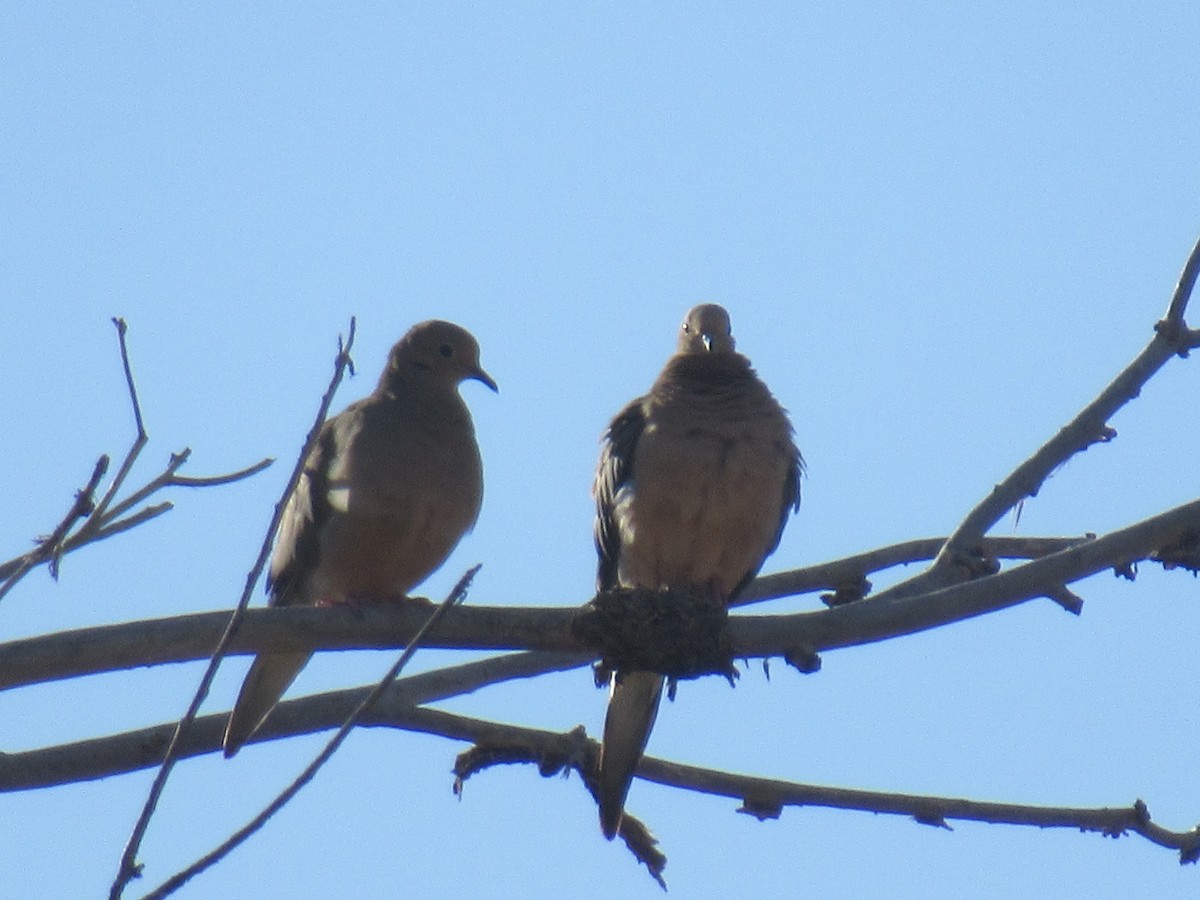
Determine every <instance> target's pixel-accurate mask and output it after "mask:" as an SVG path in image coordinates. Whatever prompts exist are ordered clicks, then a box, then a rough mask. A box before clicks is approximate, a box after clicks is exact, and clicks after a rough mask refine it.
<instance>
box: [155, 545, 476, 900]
mask: <svg viewBox="0 0 1200 900" xmlns="http://www.w3.org/2000/svg"><path fill="white" fill-rule="evenodd" d="M480 568H481V566H480V565H478V564H477V565H474V566H472V567H471V568H470V569H468V570H467V571H466V572H465V573H464V574H463V576H462V577H461V578H459V579H458V583H457V584H455V585H454V587H453V589H452V590H451V591H450V593H449V594H448V595H447V597H446V599H445V600H443V601H442V602H441V603H440V604H438V606H437V608H436V609H435V610H434V611H433V612H432V613H431V614H430V616H429V618H428V619H427V620H426V621H425V624H424V625H423V626H422V627H421V629H420V631H418V632H417V633H416V634H415V635H413V639H412V640H411V641H409V643H408V646H406V647H405V648H404V652H403V653H401V654H400V658H399V659H397V660H396V662H395V663H394V664H393V665H392V667H391V668H390V669H389V670H388V672H387V674H386V675H384V676H383V678H382V679H380V681H379V683H378V684H377V685H375V688H374V689H373V690H372V691H371V692H370V693H369V694H368V695H367V696H366V697H365V698H364V699H363V701H362V702H361V703H360V704H359V705H358V707H357V708H356V709H355V710H354V712H352V713H351V714H350V716H349V717H348V718H347V719H346V721H345V722H343V723H342V726H341V728H339V729H338V730H337V733H336V734H334V736H333V737H332V738H330V740H329V743H327V744H326V745H325V749H323V750H322V751H321V752H320V753H318V754H317V756H316V758H315V759H314V760H313V761H312V762H311V763H309V764H308V766H307V767H305V769H304V771H303V772H301V773H300V774H299V775H298V776H297V777H296V780H295V781H293V782H292V783H291V784H290V785H288V786H287V787H286V788H285V789H284V790H283V791H282V792H281V793H280V794H279V796H278V797H276V798H275V799H274V800H272V801H271V802H270V803H269V804H268V805H267V807H266V808H265V809H264V810H263V811H262V812H260V813H259V814H258V815H257V816H255V817H254V818H253V819H251V820H250V821H249V822H248V823H247V824H246V825H244V826H243V827H242V828H240V829H238V830H237V831H236V832H234V833H233V834H232V835H231V836H230V837H229V838H228V839H227V840H226V841H225V842H224V843H222V844H221V845H220V846H219V847H217V848H216V849H215V850H213V851H212V852H211V853H208V854H207V855H205V856H203V857H201V858H200V859H199V860H197V861H196V862H195V863H193V864H192V865H190V866H188V867H187V868H186V869H184V870H182V871H181V872H178V873H177V874H175V875H173V876H171V877H170V878H168V879H167V880H166V881H165V882H163V883H162V884H161V885H160V886H159V887H157V888H155V889H154V890H153V891H151V892H150V893H148V894H146V895H145V897H143V898H142V900H158V898H161V897H166V896H167V895H168V894H173V893H174V892H175V891H177V890H178V889H179V888H181V887H183V885H184V884H186V883H187V882H188V881H189V880H191V879H192V878H193V877H195V876H196V875H198V874H200V873H201V872H203V871H204V870H205V869H207V868H208V867H209V866H212V865H215V864H216V863H218V862H219V861H220V860H222V859H224V858H225V857H226V856H228V855H229V854H230V852H232V851H233V850H234V849H235V848H237V847H238V846H240V845H241V844H242V843H243V842H245V841H246V839H247V838H249V837H250V836H251V835H252V834H254V832H256V831H258V830H259V829H260V828H262V827H263V825H265V824H266V823H267V822H268V821H269V820H270V818H271V817H272V816H273V815H275V813H277V812H279V810H281V809H282V808H283V807H284V806H285V805H286V804H287V803H288V801H290V800H291V799H292V798H293V797H294V796H296V794H298V793H299V792H300V791H301V790H302V789H303V788H304V786H305V785H307V784H308V783H309V782H310V781H312V780H313V778H314V777H315V776H316V774H317V772H318V771H320V769H321V767H322V766H324V765H325V763H326V762H328V761H329V759H330V757H332V756H333V754H334V753H335V752H337V749H338V747H340V746H341V745H342V742H343V741H345V740H346V737H347V736H348V735H349V734H350V732H351V730H352V729H353V728H354V726H355V725H357V724H358V722H359V720H360V719H361V718H362V717H363V714H364V713H366V711H367V710H368V709H370V708H371V706H372V705H373V704H374V703H375V701H377V700H378V699H379V697H380V696H381V695H382V694H383V692H384V691H386V690H387V689H388V687H390V686H391V684H392V682H394V681H395V680H396V677H397V676H398V675H399V674H400V672H401V671H402V670H403V669H404V667H405V666H406V665H407V664H408V661H409V660H410V659H412V657H413V654H415V653H416V652H417V648H418V647H419V646H420V643H421V640H422V639H423V638H424V637H425V635H426V634H428V633H429V630H430V629H431V628H432V627H433V626H434V625H435V624H437V621H438V619H440V618H441V617H442V616H444V615H445V614H446V610H448V609H449V608H450V607H451V606H454V604H456V603H458V602H459V601H460V600H462V599H463V597H464V596H465V595H466V592H467V588H468V587H470V585H471V581H472V579H474V577H475V575H476V573H477V572H478V571H479V569H480Z"/></svg>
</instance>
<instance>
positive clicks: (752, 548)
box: [592, 303, 804, 840]
mask: <svg viewBox="0 0 1200 900" xmlns="http://www.w3.org/2000/svg"><path fill="white" fill-rule="evenodd" d="M803 467H804V460H803V459H802V457H801V456H800V451H799V450H797V449H796V445H795V443H794V442H793V440H792V427H791V424H790V423H789V421H788V417H787V413H786V412H785V411H784V409H783V408H782V407H781V406H780V405H779V403H778V402H777V401H776V400H775V398H774V397H773V396H772V395H771V392H770V391H769V390H768V389H767V386H766V385H765V384H763V382H762V381H761V380H760V379H759V377H758V375H757V374H755V372H754V370H753V369H752V368H751V367H750V361H749V360H748V359H746V357H744V356H742V355H741V354H740V353H737V352H736V351H735V350H734V341H733V335H732V333H731V329H730V325H729V314H728V313H727V312H726V311H725V310H724V309H723V308H722V307H720V306H717V305H716V304H712V303H706V304H703V305H701V306H697V307H695V308H693V309H692V310H690V311H689V312H688V314H687V317H686V318H685V319H684V320H683V325H682V327H681V329H680V332H679V345H678V348H677V350H676V352H675V355H674V356H672V357H671V358H670V359H668V360H667V364H666V366H664V368H663V370H662V373H661V374H660V375H659V376H658V380H657V381H655V382H654V384H653V386H652V387H651V388H650V391H649V393H647V394H646V395H645V396H644V397H639V398H638V399H636V400H634V401H633V402H632V403H630V404H629V405H628V406H627V407H625V409H623V410H622V411H621V412H620V413H618V414H617V416H616V418H615V419H613V421H612V423H611V424H610V425H609V427H608V430H607V432H606V433H605V436H604V440H603V446H602V449H601V453H600V463H599V466H598V467H597V470H596V479H595V483H594V485H593V489H592V493H593V495H594V496H595V499H596V527H595V538H596V549H597V551H598V553H599V557H600V564H599V572H598V575H597V586H598V588H599V589H600V590H602V591H603V590H609V589H612V588H619V587H624V588H646V589H650V590H656V589H660V588H676V589H688V590H693V591H701V592H707V594H708V595H709V596H711V597H712V598H713V599H715V600H717V601H719V602H722V603H728V602H729V601H730V600H732V599H734V598H735V597H736V596H737V594H738V592H739V591H740V590H741V589H742V588H743V587H745V586H746V584H747V583H749V582H750V580H751V579H752V578H754V576H755V574H757V572H758V570H759V568H760V567H761V566H762V564H763V561H764V560H765V559H766V558H767V556H769V555H770V554H771V553H772V552H773V551H774V550H775V548H776V547H777V546H778V545H779V538H780V536H781V535H782V534H783V527H784V524H785V523H786V521H787V517H788V514H789V513H790V512H792V511H793V510H796V509H799V507H800V475H801V472H802V470H803ZM663 680H664V679H663V676H662V675H660V674H658V673H656V672H637V671H619V672H616V673H615V674H614V675H613V678H612V683H611V687H610V697H609V701H608V713H607V715H606V717H605V721H604V738H603V741H602V743H601V748H600V761H599V784H600V797H599V802H600V827H601V829H602V830H603V831H604V835H605V837H607V838H609V839H610V840H611V839H612V838H613V836H614V835H615V834H616V833H617V829H618V827H619V826H620V824H621V815H622V811H623V809H624V805H625V797H626V795H627V794H628V793H629V785H630V783H631V782H632V780H633V772H634V769H636V768H637V764H638V760H639V759H640V758H641V756H642V752H643V751H644V750H645V748H646V741H647V739H648V738H649V736H650V729H651V728H652V727H653V726H654V719H655V717H656V715H657V714H658V704H659V701H660V699H661V697H662V689H663Z"/></svg>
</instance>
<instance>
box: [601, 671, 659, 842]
mask: <svg viewBox="0 0 1200 900" xmlns="http://www.w3.org/2000/svg"><path fill="white" fill-rule="evenodd" d="M663 680H664V679H663V677H662V676H661V675H659V674H658V673H657V672H624V673H622V674H621V675H620V676H619V677H617V676H614V679H613V684H612V692H611V695H610V697H609V700H608V714H607V715H606V716H605V718H604V740H603V741H602V742H601V744H600V765H599V788H600V791H599V793H600V796H599V802H600V828H601V830H602V831H603V832H604V836H605V837H606V838H608V839H609V840H610V841H611V840H612V839H613V837H615V836H616V833H617V829H618V828H619V827H620V825H621V815H622V813H623V811H624V809H625V797H626V795H627V794H628V793H629V785H630V784H631V783H632V782H633V772H634V770H635V769H636V768H637V764H638V760H640V759H641V758H642V752H643V751H644V750H645V749H646V741H647V740H649V738H650V730H651V729H652V728H653V727H654V720H655V718H656V717H657V716H658V704H659V701H661V699H662V689H663Z"/></svg>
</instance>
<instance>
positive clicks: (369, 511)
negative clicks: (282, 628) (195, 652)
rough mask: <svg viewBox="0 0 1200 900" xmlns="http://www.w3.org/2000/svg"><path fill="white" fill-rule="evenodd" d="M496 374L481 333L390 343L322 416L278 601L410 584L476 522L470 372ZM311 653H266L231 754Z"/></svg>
mask: <svg viewBox="0 0 1200 900" xmlns="http://www.w3.org/2000/svg"><path fill="white" fill-rule="evenodd" d="M468 378H473V379H475V380H476V381H482V382H483V383H484V384H486V385H487V386H488V387H490V388H491V389H492V390H493V391H494V390H496V383H495V382H494V381H493V380H492V378H491V376H490V375H488V374H487V373H486V372H485V371H484V370H483V368H482V367H481V366H480V364H479V345H478V344H477V343H476V342H475V338H473V337H472V336H471V335H470V334H469V333H468V332H467V331H465V330H464V329H462V328H460V327H459V326H457V325H453V324H451V323H450V322H440V321H429V322H422V323H420V324H419V325H415V326H413V328H412V329H411V330H410V331H409V332H408V334H406V335H405V336H404V337H403V338H401V339H400V341H399V342H398V343H397V344H396V345H395V346H394V347H393V348H392V350H391V353H390V354H389V355H388V362H387V367H386V368H385V369H384V371H383V375H382V376H380V379H379V384H378V385H377V386H376V387H375V390H374V392H373V393H371V394H370V396H368V397H365V398H363V399H362V400H359V401H358V402H356V403H352V404H350V405H349V406H348V407H346V409H345V410H343V411H342V412H341V413H339V414H338V415H336V416H334V417H333V418H331V419H329V420H328V421H326V422H325V424H324V426H323V427H322V429H321V432H320V435H319V436H318V438H317V442H316V444H315V446H314V447H313V449H312V452H311V453H310V454H309V456H308V458H307V459H306V460H305V463H304V471H303V473H302V475H301V477H300V481H299V483H298V484H297V485H296V490H295V491H294V492H293V493H292V496H291V497H290V498H289V500H288V502H287V506H286V507H285V509H284V512H283V517H282V519H281V521H280V525H279V535H278V537H277V539H276V542H275V552H274V555H273V556H272V558H271V569H270V574H269V575H268V578H267V588H268V590H269V591H270V605H271V606H296V605H313V604H318V603H344V602H354V601H356V600H371V599H382V598H388V597H396V596H399V595H406V594H407V593H408V592H409V591H410V590H412V589H413V588H414V587H416V586H417V585H418V584H420V583H421V582H422V581H424V580H425V578H426V577H427V576H428V575H429V574H430V573H432V572H433V571H434V570H435V569H437V567H438V566H440V565H441V564H442V563H443V562H444V561H445V559H446V557H447V556H449V555H450V551H451V550H453V549H454V546H455V545H456V544H457V543H458V541H459V539H460V538H461V537H462V536H463V535H464V534H465V533H466V532H467V531H469V530H470V529H471V527H472V526H473V525H474V524H475V519H476V517H478V515H479V507H480V504H481V502H482V499H483V468H482V464H481V462H480V458H479V447H478V445H477V444H476V443H475V430H474V427H473V426H472V423H471V414H470V412H469V411H468V410H467V406H466V404H465V403H464V402H463V400H462V398H461V397H460V396H459V394H458V385H459V384H460V383H461V382H462V381H463V380H465V379H468ZM309 656H310V654H309V653H307V652H298V653H264V654H260V655H259V656H258V657H257V658H256V659H255V660H254V663H253V664H252V665H251V667H250V672H249V673H248V674H247V675H246V680H245V682H244V683H243V684H242V689H241V692H240V693H239V694H238V699H237V703H236V704H235V705H234V707H233V712H232V713H231V714H230V716H229V724H228V726H227V727H226V730H225V742H224V747H225V755H226V756H233V754H235V753H236V752H237V751H238V749H239V748H240V747H241V746H242V744H244V743H245V742H246V740H247V739H248V738H249V737H250V736H251V735H252V734H254V732H255V731H256V730H257V729H258V727H259V725H261V724H262V722H263V720H264V719H265V718H266V717H267V714H268V713H269V712H270V711H271V709H272V708H273V707H274V706H275V704H276V702H278V700H279V698H280V697H281V696H282V695H283V692H284V691H285V690H287V687H288V685H289V684H291V682H292V680H293V679H294V678H295V677H296V675H297V674H299V672H300V670H301V669H302V668H303V667H304V664H305V663H306V662H307V661H308V658H309Z"/></svg>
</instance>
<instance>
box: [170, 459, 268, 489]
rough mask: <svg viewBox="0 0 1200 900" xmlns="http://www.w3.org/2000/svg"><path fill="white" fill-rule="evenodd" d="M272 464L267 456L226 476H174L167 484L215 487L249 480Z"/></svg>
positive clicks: (173, 485)
mask: <svg viewBox="0 0 1200 900" xmlns="http://www.w3.org/2000/svg"><path fill="white" fill-rule="evenodd" d="M273 462H275V457H273V456H268V457H266V458H265V459H260V460H259V461H258V462H256V463H255V464H254V465H252V466H247V467H246V468H244V469H239V470H238V471H236V472H230V473H229V474H228V475H209V476H206V477H202V478H193V477H188V476H186V475H175V476H173V477H172V478H171V481H170V482H169V484H170V485H171V486H172V487H216V486H218V485H222V484H232V483H233V482H235V481H241V480H242V479H243V478H249V477H250V476H251V475H257V474H258V473H259V472H261V471H262V470H263V469H265V468H267V467H268V466H270V465H271V464H272V463H273Z"/></svg>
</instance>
